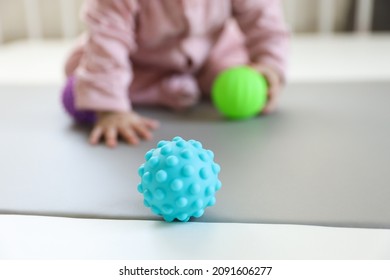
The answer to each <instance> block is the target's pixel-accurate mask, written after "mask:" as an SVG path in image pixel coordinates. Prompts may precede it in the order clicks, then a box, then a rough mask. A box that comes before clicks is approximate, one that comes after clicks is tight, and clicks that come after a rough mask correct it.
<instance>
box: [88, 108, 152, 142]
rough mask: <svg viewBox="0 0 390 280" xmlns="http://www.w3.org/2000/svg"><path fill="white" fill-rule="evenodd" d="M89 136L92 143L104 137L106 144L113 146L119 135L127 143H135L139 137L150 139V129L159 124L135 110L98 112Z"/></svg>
mask: <svg viewBox="0 0 390 280" xmlns="http://www.w3.org/2000/svg"><path fill="white" fill-rule="evenodd" d="M97 116H98V119H97V122H96V124H95V126H94V128H93V130H92V132H91V134H90V136H89V141H90V143H91V144H92V145H95V144H97V143H99V141H100V139H101V138H103V137H104V139H105V142H106V145H107V146H108V147H111V148H114V147H115V146H116V145H117V143H118V137H119V136H121V137H122V138H123V139H125V141H126V142H128V143H129V144H133V145H136V144H138V143H139V141H140V139H145V140H150V139H151V138H152V136H153V135H152V130H154V129H156V128H157V127H158V126H159V123H158V121H156V120H153V119H149V118H145V117H142V116H140V115H138V114H137V113H135V112H100V113H98V114H97Z"/></svg>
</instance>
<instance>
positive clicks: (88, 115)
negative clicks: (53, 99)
mask: <svg viewBox="0 0 390 280" xmlns="http://www.w3.org/2000/svg"><path fill="white" fill-rule="evenodd" d="M74 84H75V78H74V77H73V76H70V77H69V78H68V80H67V81H66V84H65V87H64V89H63V91H62V96H61V97H62V98H61V99H62V104H63V105H64V108H65V110H66V112H67V113H68V114H69V115H70V116H71V117H72V118H73V119H74V120H75V121H76V122H78V123H84V124H93V123H94V122H95V121H96V114H95V113H94V112H92V111H81V110H77V109H76V106H75V100H74Z"/></svg>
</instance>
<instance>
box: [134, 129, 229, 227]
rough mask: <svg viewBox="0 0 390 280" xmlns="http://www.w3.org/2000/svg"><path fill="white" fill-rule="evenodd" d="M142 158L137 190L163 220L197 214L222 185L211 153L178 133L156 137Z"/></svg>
mask: <svg viewBox="0 0 390 280" xmlns="http://www.w3.org/2000/svg"><path fill="white" fill-rule="evenodd" d="M145 160H146V162H145V163H144V164H142V165H141V166H140V167H139V169H138V174H139V176H140V177H141V183H139V184H138V191H139V192H140V193H141V194H143V196H144V204H145V206H146V207H150V208H151V210H152V212H153V213H155V214H157V215H160V216H162V217H163V218H164V220H165V221H167V222H172V221H173V220H175V219H177V220H179V221H182V222H187V221H188V220H189V219H190V218H191V217H195V218H199V217H200V216H202V215H203V213H204V211H205V208H206V207H209V206H213V205H214V204H215V192H216V191H218V190H219V189H220V188H221V186H222V184H221V181H220V180H219V179H218V174H219V171H220V169H221V168H220V166H219V165H218V164H217V163H215V162H214V153H213V152H212V151H210V150H206V149H204V148H203V147H202V144H201V143H200V142H199V141H196V140H189V141H185V140H184V139H183V138H181V137H178V136H177V137H174V138H173V139H172V141H164V140H163V141H160V142H159V143H158V144H157V147H156V148H155V149H151V150H150V151H148V152H147V153H146V154H145Z"/></svg>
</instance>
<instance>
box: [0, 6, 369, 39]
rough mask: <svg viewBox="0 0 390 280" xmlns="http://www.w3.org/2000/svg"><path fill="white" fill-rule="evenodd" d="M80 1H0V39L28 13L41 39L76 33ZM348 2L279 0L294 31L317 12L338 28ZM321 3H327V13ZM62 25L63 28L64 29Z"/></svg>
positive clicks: (13, 35)
mask: <svg viewBox="0 0 390 280" xmlns="http://www.w3.org/2000/svg"><path fill="white" fill-rule="evenodd" d="M211 1H212V0H211ZM368 1H371V0H368ZM82 3H83V0H0V41H4V42H6V41H13V40H18V39H23V38H26V37H28V34H29V29H30V32H31V29H34V26H32V25H31V24H29V17H28V14H30V20H32V21H34V14H35V17H36V18H37V21H35V22H37V24H39V27H41V28H39V30H40V31H39V34H38V35H42V37H44V38H56V37H62V36H63V35H64V32H68V34H71V35H75V34H78V33H80V32H81V31H82V30H83V25H82V23H81V21H80V19H79V10H80V6H81V5H82ZM351 3H352V0H325V1H324V0H283V4H284V9H285V15H286V19H287V21H288V23H289V25H290V27H291V29H292V30H293V31H294V32H296V33H308V32H316V31H318V30H319V29H321V24H323V23H324V21H322V20H321V15H323V16H324V17H325V21H329V22H330V23H326V22H325V25H326V24H329V26H330V28H331V29H332V31H342V30H343V29H344V27H345V24H346V20H347V15H348V10H349V9H350V6H351ZM324 5H325V6H329V5H330V6H331V7H330V9H329V10H330V11H331V12H330V13H331V15H330V16H329V12H327V9H326V7H324ZM34 8H36V11H35V12H36V13H34V10H35V9H34ZM28 12H30V13H28ZM64 14H65V15H66V16H64ZM31 15H33V16H32V17H33V18H31ZM65 17H66V18H65ZM321 22H322V23H321ZM64 24H65V25H66V27H64ZM64 28H66V29H67V31H64ZM325 29H326V28H325ZM328 29H329V27H328Z"/></svg>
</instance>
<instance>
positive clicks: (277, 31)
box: [232, 0, 290, 81]
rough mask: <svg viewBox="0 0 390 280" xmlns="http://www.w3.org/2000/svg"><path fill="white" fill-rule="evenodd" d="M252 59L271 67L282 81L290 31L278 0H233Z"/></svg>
mask: <svg viewBox="0 0 390 280" xmlns="http://www.w3.org/2000/svg"><path fill="white" fill-rule="evenodd" d="M232 9H233V11H232V12H233V16H234V18H235V19H236V21H237V23H238V25H239V26H240V28H241V30H242V32H243V34H244V36H245V43H246V47H247V49H248V52H249V56H250V59H251V62H254V63H257V62H259V63H263V64H265V65H268V66H270V67H273V68H274V69H275V70H276V71H278V73H279V74H280V77H281V79H282V80H283V81H284V80H285V78H286V68H287V58H288V53H289V37H290V36H289V32H288V30H287V27H286V25H285V23H284V19H283V14H282V7H281V4H280V1H279V0H232Z"/></svg>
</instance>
